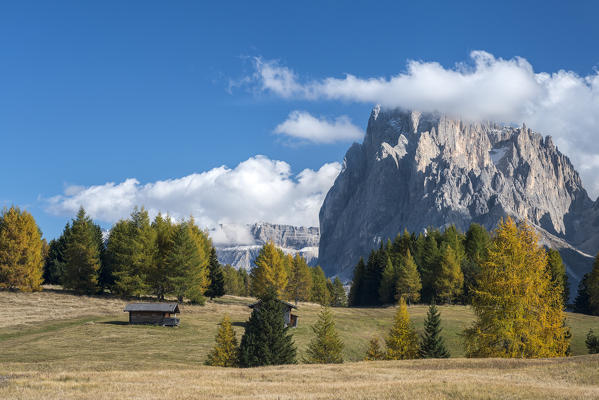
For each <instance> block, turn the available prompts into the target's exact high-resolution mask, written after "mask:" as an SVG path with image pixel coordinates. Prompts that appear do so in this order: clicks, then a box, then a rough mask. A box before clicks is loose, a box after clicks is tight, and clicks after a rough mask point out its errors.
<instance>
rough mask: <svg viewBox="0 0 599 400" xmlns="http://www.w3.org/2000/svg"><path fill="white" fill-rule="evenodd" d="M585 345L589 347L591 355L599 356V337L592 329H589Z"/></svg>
mask: <svg viewBox="0 0 599 400" xmlns="http://www.w3.org/2000/svg"><path fill="white" fill-rule="evenodd" d="M584 344H585V345H586V346H587V349H588V351H589V354H599V336H597V335H595V334H594V333H593V330H592V329H589V332H588V333H587V337H586V340H585V341H584Z"/></svg>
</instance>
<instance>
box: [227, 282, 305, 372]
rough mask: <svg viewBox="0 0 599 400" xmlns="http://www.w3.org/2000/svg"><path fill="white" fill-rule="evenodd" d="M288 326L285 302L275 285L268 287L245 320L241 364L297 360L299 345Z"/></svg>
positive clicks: (250, 365)
mask: <svg viewBox="0 0 599 400" xmlns="http://www.w3.org/2000/svg"><path fill="white" fill-rule="evenodd" d="M288 330H289V328H288V327H286V326H285V321H284V308H283V304H282V303H281V302H280V301H279V300H278V299H277V293H276V288H274V287H271V288H269V289H268V290H267V291H266V292H265V293H264V294H263V295H262V296H261V299H260V304H259V306H258V307H254V309H253V311H252V314H251V315H250V318H249V320H248V321H247V323H246V327H245V333H244V334H243V337H242V338H241V344H240V346H239V365H240V366H241V367H258V366H261V365H279V364H294V363H295V362H296V361H295V357H296V349H295V345H294V344H293V338H292V336H291V334H290V333H289V332H288Z"/></svg>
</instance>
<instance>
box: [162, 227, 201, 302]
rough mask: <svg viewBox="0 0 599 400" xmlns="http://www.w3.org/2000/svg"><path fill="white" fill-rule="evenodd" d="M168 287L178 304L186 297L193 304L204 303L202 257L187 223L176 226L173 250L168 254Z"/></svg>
mask: <svg viewBox="0 0 599 400" xmlns="http://www.w3.org/2000/svg"><path fill="white" fill-rule="evenodd" d="M167 264H168V270H169V274H168V276H167V281H168V287H169V288H172V291H171V293H172V294H174V295H175V296H176V297H177V300H178V301H179V302H182V301H183V298H184V297H187V298H188V299H190V300H191V301H192V302H194V303H199V304H203V303H204V291H205V289H206V286H205V283H206V277H205V271H204V266H203V265H202V257H201V255H200V251H199V249H198V247H197V245H196V242H195V240H194V238H193V236H192V232H191V226H190V224H189V223H188V222H186V223H182V224H180V225H179V226H178V229H177V231H176V233H175V237H174V241H173V248H172V249H171V251H170V252H169V254H168V257H167Z"/></svg>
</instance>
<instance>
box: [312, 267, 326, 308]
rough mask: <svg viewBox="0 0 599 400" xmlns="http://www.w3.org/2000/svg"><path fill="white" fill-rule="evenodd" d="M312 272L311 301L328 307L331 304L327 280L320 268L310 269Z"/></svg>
mask: <svg viewBox="0 0 599 400" xmlns="http://www.w3.org/2000/svg"><path fill="white" fill-rule="evenodd" d="M310 270H311V272H312V293H311V295H310V301H312V302H314V303H318V304H320V305H323V306H328V305H329V302H330V298H329V290H328V288H327V278H326V277H325V275H324V271H323V270H322V268H320V266H318V265H317V266H316V267H313V268H310Z"/></svg>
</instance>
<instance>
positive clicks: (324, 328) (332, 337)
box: [305, 307, 343, 364]
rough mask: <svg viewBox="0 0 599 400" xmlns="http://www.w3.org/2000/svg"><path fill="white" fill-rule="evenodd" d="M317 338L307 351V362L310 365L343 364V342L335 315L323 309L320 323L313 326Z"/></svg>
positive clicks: (320, 314) (319, 316) (317, 322)
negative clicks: (336, 324)
mask: <svg viewBox="0 0 599 400" xmlns="http://www.w3.org/2000/svg"><path fill="white" fill-rule="evenodd" d="M312 331H313V332H314V335H315V337H314V338H313V339H312V341H311V342H310V344H309V345H308V349H307V350H306V354H307V355H306V358H305V362H307V363H309V364H340V363H342V362H343V355H342V354H341V353H342V351H343V342H342V341H341V339H340V338H339V334H338V333H337V329H336V328H335V321H333V314H331V310H329V309H328V308H327V307H323V309H322V311H321V312H320V313H319V314H318V321H316V324H314V325H313V326H312Z"/></svg>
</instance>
